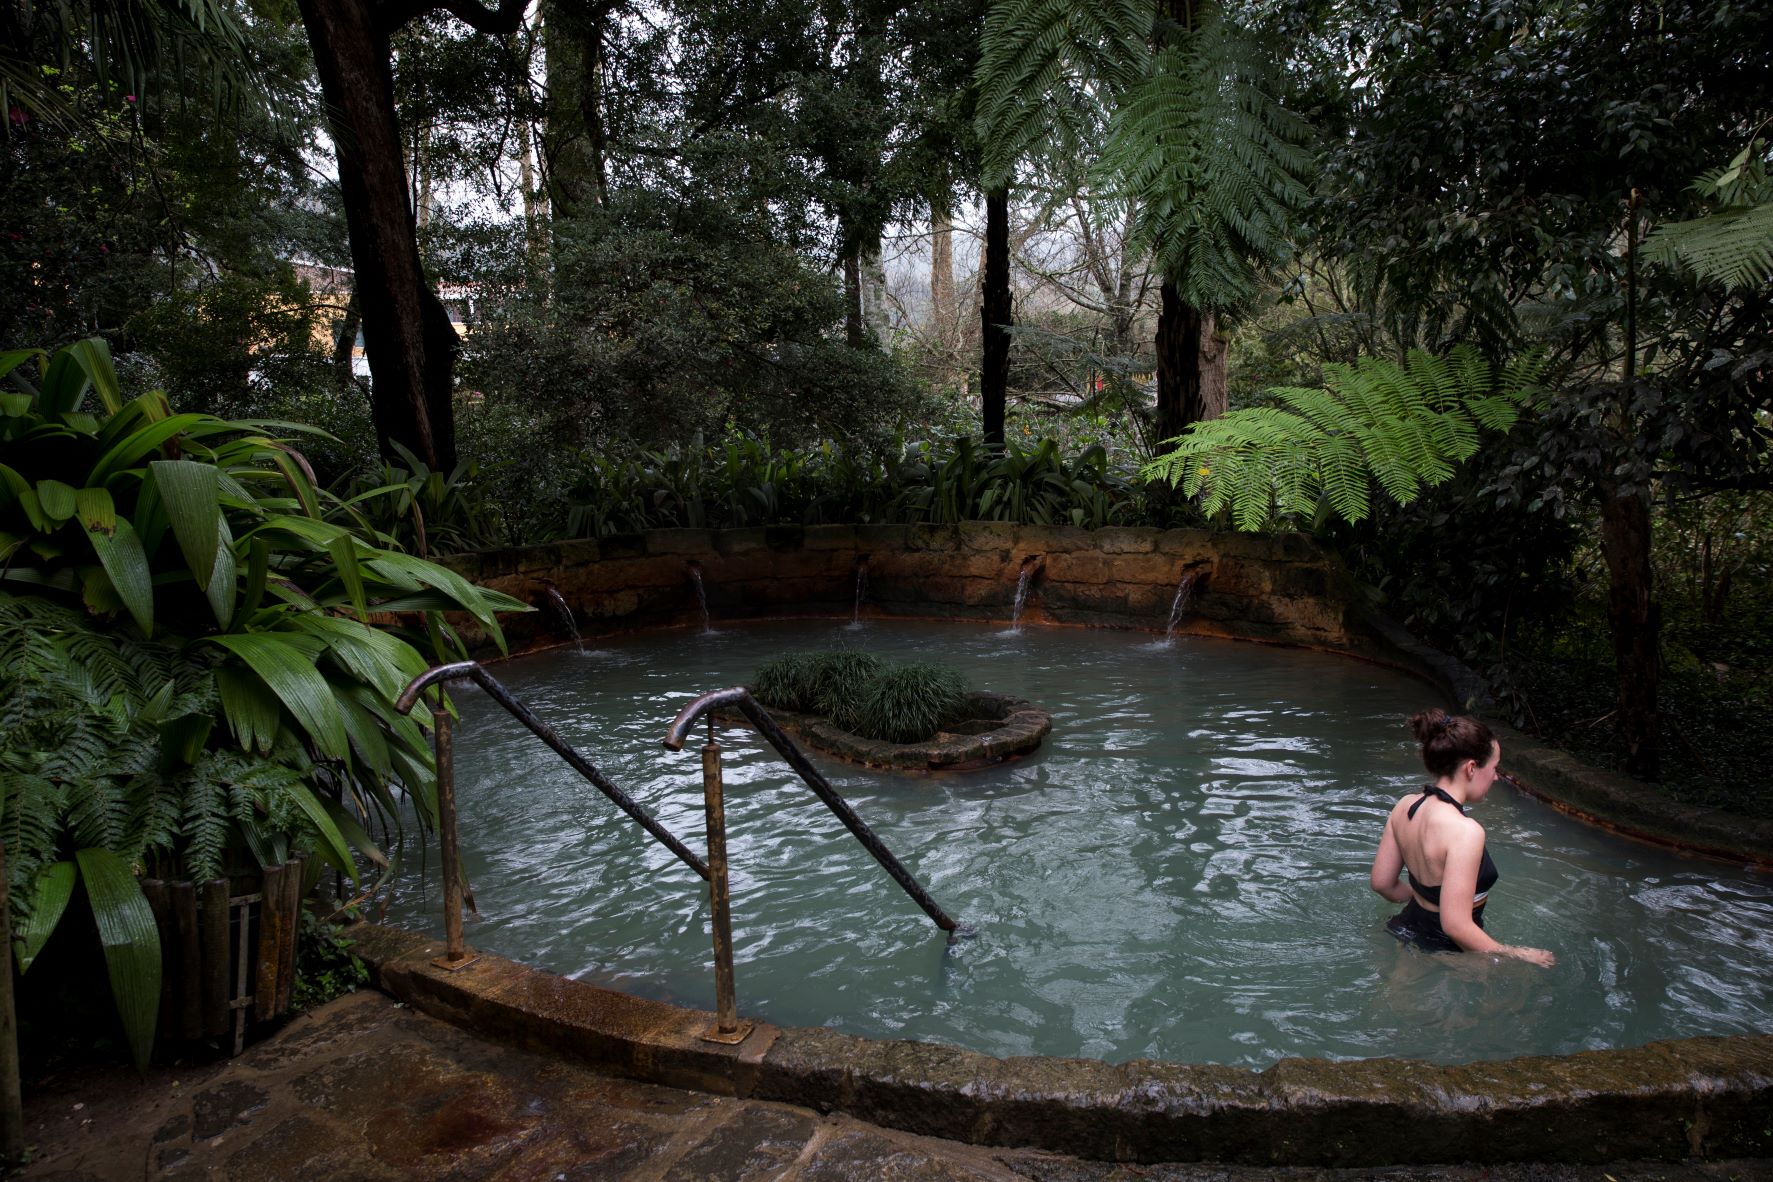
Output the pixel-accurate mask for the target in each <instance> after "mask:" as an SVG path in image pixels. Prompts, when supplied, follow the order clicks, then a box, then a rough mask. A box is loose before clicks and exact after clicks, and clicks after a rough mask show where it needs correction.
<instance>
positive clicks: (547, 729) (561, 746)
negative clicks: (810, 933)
mask: <svg viewBox="0 0 1773 1182" xmlns="http://www.w3.org/2000/svg"><path fill="white" fill-rule="evenodd" d="M464 680H467V681H472V682H473V683H474V684H475V685H477V686H479V687H480V688H481V689H483V690H485V691H486V693H487V696H488V697H490V698H491V699H492V700H493V701H495V702H497V703H498V704H499V705H501V706H503V707H504V708H505V709H506V710H507V711H509V712H510V714H511V716H512V717H513V718H515V719H516V720H517V721H518V722H521V723H522V724H523V725H524V726H526V727H528V728H529V729H530V731H531V733H533V734H534V735H535V736H536V738H538V739H540V740H542V742H544V743H546V744H547V745H548V746H549V747H550V748H552V749H553V751H554V753H555V754H556V755H558V756H560V758H562V759H564V760H566V762H567V763H569V764H571V765H572V768H573V770H574V771H576V772H578V773H579V774H580V775H581V776H584V777H585V778H586V779H587V780H589V781H591V783H592V785H593V786H594V787H596V789H597V790H598V791H599V792H601V793H603V794H604V795H605V796H607V797H609V798H610V799H611V800H612V801H614V802H615V804H616V807H618V808H620V809H621V810H622V811H623V812H625V813H627V814H628V815H629V816H630V817H632V818H633V819H634V820H635V822H636V823H638V824H639V825H640V827H641V828H642V829H645V830H646V831H647V832H648V833H650V834H652V835H653V837H654V838H655V839H657V840H658V842H659V844H661V845H663V846H664V847H665V848H666V849H668V850H670V851H671V852H672V853H674V854H676V855H677V858H678V861H680V862H682V863H683V864H684V865H685V866H688V867H689V868H690V869H691V870H694V871H695V872H696V873H697V874H698V875H700V876H701V877H702V879H703V880H704V881H706V879H707V878H708V864H707V863H706V862H704V861H702V859H700V858H698V857H696V855H695V854H694V853H692V852H691V851H690V848H689V847H688V846H686V845H684V844H683V842H681V841H679V840H678V839H677V838H676V837H675V836H674V835H673V834H672V832H671V831H670V830H669V829H667V828H665V827H664V826H663V825H661V824H659V822H658V821H657V820H656V819H655V818H654V817H653V815H652V814H651V813H649V812H647V811H646V810H645V809H644V808H642V807H640V805H639V804H637V803H636V802H635V800H634V798H633V797H631V796H629V795H628V794H627V793H626V792H623V791H622V790H621V789H620V788H618V787H616V786H615V785H614V784H612V783H611V782H610V780H609V777H608V776H605V775H604V774H603V773H602V772H601V771H599V770H598V769H597V765H596V764H594V763H592V762H591V761H590V760H588V759H586V758H585V757H584V756H583V755H580V754H579V753H578V752H577V751H575V750H574V749H573V747H572V745H571V744H570V743H568V742H567V741H566V740H565V739H563V738H561V737H560V735H559V733H558V732H557V731H555V729H554V728H553V727H551V726H549V725H548V724H547V723H545V722H543V721H542V720H541V719H539V718H537V717H536V716H535V715H534V714H533V713H531V712H530V708H529V707H528V706H525V705H524V704H523V703H522V702H519V701H518V700H517V699H516V698H514V697H512V696H511V692H510V691H509V690H507V689H506V688H505V687H504V686H502V685H500V684H499V682H498V679H497V678H495V677H494V676H493V675H492V674H490V673H488V672H487V671H486V670H485V669H484V668H482V667H481V664H480V662H478V661H457V662H456V663H455V664H453V665H438V666H436V667H434V668H431V669H427V670H425V671H424V672H423V673H421V674H420V675H419V676H417V677H415V678H413V680H412V681H411V683H410V684H408V685H407V687H406V688H405V689H404V690H401V691H400V697H399V698H397V699H396V700H395V702H394V708H395V709H396V710H398V711H400V713H402V714H405V713H407V712H408V711H410V710H411V709H412V708H413V706H414V705H415V704H416V703H417V702H418V700H419V695H420V694H421V693H423V692H424V691H425V690H427V689H429V688H430V687H431V686H433V685H436V684H437V683H438V682H440V681H441V682H449V681H464Z"/></svg>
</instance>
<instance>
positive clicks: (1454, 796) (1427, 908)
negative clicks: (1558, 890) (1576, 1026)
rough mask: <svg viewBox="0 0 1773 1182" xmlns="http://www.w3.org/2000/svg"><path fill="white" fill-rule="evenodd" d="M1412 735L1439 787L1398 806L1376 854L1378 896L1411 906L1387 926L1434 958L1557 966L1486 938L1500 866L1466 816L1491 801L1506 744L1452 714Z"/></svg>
mask: <svg viewBox="0 0 1773 1182" xmlns="http://www.w3.org/2000/svg"><path fill="white" fill-rule="evenodd" d="M1410 729H1411V730H1413V731H1415V732H1416V738H1417V739H1418V740H1420V741H1421V743H1422V762H1423V763H1425V764H1427V765H1428V770H1429V771H1430V772H1431V773H1433V774H1434V776H1435V782H1434V783H1433V784H1431V785H1427V786H1425V787H1424V788H1423V789H1422V790H1421V791H1420V792H1412V793H1411V794H1410V795H1408V796H1406V797H1404V798H1403V799H1402V800H1400V801H1398V802H1397V804H1395V805H1393V806H1392V809H1391V816H1390V817H1388V818H1386V821H1385V832H1384V834H1383V835H1382V836H1381V837H1380V838H1379V852H1378V853H1376V854H1375V855H1373V889H1374V890H1375V891H1377V892H1379V894H1381V895H1383V896H1384V897H1385V898H1387V899H1390V900H1391V901H1392V902H1393V903H1402V904H1404V909H1403V910H1402V911H1400V912H1398V914H1397V915H1395V916H1393V917H1392V918H1391V919H1390V920H1389V921H1388V922H1387V923H1386V925H1385V926H1386V927H1387V928H1389V929H1390V930H1391V933H1392V934H1393V935H1395V936H1396V937H1397V938H1398V939H1400V940H1403V941H1405V942H1406V943H1410V944H1415V945H1416V946H1417V947H1419V948H1423V949H1426V950H1427V951H1430V952H1461V951H1464V952H1488V953H1491V954H1492V955H1496V956H1512V957H1516V958H1518V959H1520V960H1525V961H1530V962H1532V963H1533V964H1537V965H1546V966H1550V965H1552V964H1555V963H1557V958H1556V957H1555V956H1553V955H1552V954H1551V953H1549V952H1547V951H1546V950H1545V949H1543V948H1517V947H1513V946H1511V945H1508V944H1499V943H1497V942H1496V941H1495V940H1493V939H1491V938H1490V936H1489V935H1488V934H1487V933H1486V932H1485V931H1484V900H1485V899H1486V898H1487V897H1488V895H1489V893H1490V888H1491V887H1492V886H1494V885H1495V883H1496V879H1497V871H1496V863H1494V862H1492V861H1491V860H1490V854H1489V851H1488V850H1486V849H1484V827H1483V826H1482V825H1479V824H1478V823H1477V822H1476V821H1474V820H1472V819H1471V818H1470V817H1467V816H1466V815H1465V806H1466V805H1468V804H1476V803H1477V802H1478V801H1480V800H1482V799H1483V798H1484V797H1485V796H1487V795H1489V792H1490V785H1492V784H1494V783H1495V782H1496V767H1497V765H1498V764H1500V763H1501V762H1502V744H1500V743H1498V742H1497V741H1496V736H1495V735H1493V734H1491V733H1490V728H1489V727H1487V726H1485V725H1484V724H1483V723H1481V722H1479V721H1478V720H1477V719H1475V718H1472V717H1470V716H1469V715H1453V714H1448V713H1447V712H1446V711H1445V710H1425V711H1423V712H1422V713H1421V714H1418V715H1416V716H1415V717H1414V718H1412V719H1410ZM1406 870H1408V871H1409V875H1410V877H1409V879H1408V881H1406V880H1405V879H1404V878H1403V874H1404V872H1405V871H1406ZM1429 883H1435V884H1437V885H1434V886H1430V885H1428V884H1429Z"/></svg>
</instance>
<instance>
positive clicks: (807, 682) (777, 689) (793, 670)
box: [751, 653, 818, 714]
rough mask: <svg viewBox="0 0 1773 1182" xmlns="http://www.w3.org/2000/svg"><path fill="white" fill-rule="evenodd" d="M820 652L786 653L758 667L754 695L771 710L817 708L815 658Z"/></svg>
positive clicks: (806, 711) (805, 711) (807, 711)
mask: <svg viewBox="0 0 1773 1182" xmlns="http://www.w3.org/2000/svg"><path fill="white" fill-rule="evenodd" d="M816 656H818V654H817V653H783V654H782V655H781V656H779V657H775V658H773V659H771V660H768V661H765V662H764V663H763V664H762V665H759V666H758V667H757V675H756V676H755V677H754V678H752V689H751V695H752V696H753V697H755V698H756V699H757V700H758V701H759V702H762V703H763V704H764V705H765V706H768V707H769V708H770V709H771V710H792V711H794V712H795V713H797V714H806V713H810V712H811V711H813V710H815V709H817V702H818V681H817V679H816V677H815V676H814V665H813V660H814V658H815V657H816Z"/></svg>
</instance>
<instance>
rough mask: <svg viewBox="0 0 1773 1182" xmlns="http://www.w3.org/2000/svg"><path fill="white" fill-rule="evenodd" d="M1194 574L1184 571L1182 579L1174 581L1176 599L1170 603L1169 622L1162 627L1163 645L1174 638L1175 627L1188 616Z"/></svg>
mask: <svg viewBox="0 0 1773 1182" xmlns="http://www.w3.org/2000/svg"><path fill="white" fill-rule="evenodd" d="M1194 580H1195V572H1194V571H1191V570H1185V571H1183V572H1182V577H1181V578H1180V579H1177V580H1176V598H1175V599H1174V600H1172V601H1171V603H1170V622H1169V623H1168V624H1166V625H1165V626H1164V643H1165V644H1169V643H1170V642H1171V641H1172V640H1174V639H1175V637H1176V625H1177V624H1180V623H1181V622H1182V617H1183V616H1185V615H1187V614H1188V608H1189V605H1190V604H1191V603H1192V601H1193V599H1194Z"/></svg>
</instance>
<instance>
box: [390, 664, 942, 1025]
mask: <svg viewBox="0 0 1773 1182" xmlns="http://www.w3.org/2000/svg"><path fill="white" fill-rule="evenodd" d="M460 681H472V682H473V683H474V684H475V685H478V686H479V687H480V688H481V689H482V690H484V691H486V694H487V696H488V697H490V698H492V699H493V701H495V702H497V703H498V704H499V705H501V706H503V707H504V708H505V710H506V711H507V712H509V713H510V714H511V716H512V717H514V718H516V719H517V721H519V722H521V723H522V724H523V725H524V726H526V727H528V728H529V730H530V731H531V732H532V733H533V734H534V735H535V736H536V737H537V738H539V739H541V740H542V742H543V743H545V744H547V745H548V747H549V748H551V749H552V750H553V751H554V753H555V754H557V755H559V756H560V757H561V758H562V759H564V760H565V761H566V762H567V763H568V764H569V765H570V766H571V767H572V768H573V769H574V770H575V771H577V772H578V773H579V774H580V775H582V776H584V777H585V779H587V780H589V781H590V782H591V783H592V784H593V785H594V786H595V787H596V788H597V789H598V791H600V792H602V793H603V794H604V795H605V796H607V797H609V798H610V800H612V801H614V802H615V804H616V805H617V807H619V808H620V809H621V810H622V811H623V812H625V813H627V814H628V816H629V817H631V818H632V819H633V820H634V821H635V822H636V823H637V824H639V825H640V826H641V827H642V828H643V829H645V830H646V831H647V832H648V833H650V834H651V835H652V836H653V838H654V839H655V840H657V841H658V842H659V843H660V844H661V845H663V846H665V847H666V848H667V849H669V850H670V851H671V852H672V853H673V854H676V855H677V858H678V860H679V861H681V862H682V863H683V864H684V865H686V866H688V867H689V868H690V869H692V870H694V871H695V872H696V873H697V874H698V875H699V876H701V877H702V878H703V879H704V880H705V881H706V882H707V883H708V898H709V904H710V908H711V910H712V912H713V928H714V996H715V1010H716V1017H715V1023H714V1025H713V1026H712V1027H710V1028H709V1029H708V1030H707V1031H706V1032H705V1033H704V1034H703V1036H702V1037H704V1038H706V1039H708V1040H710V1041H713V1042H721V1043H729V1044H732V1043H739V1042H743V1041H744V1040H745V1037H746V1036H747V1035H749V1034H750V1033H751V1030H752V1024H751V1023H749V1022H741V1021H740V1020H739V1016H738V1001H737V992H736V989H735V987H734V983H733V933H732V904H731V897H730V895H729V892H728V888H727V856H726V802H725V795H724V790H723V788H722V784H721V768H720V746H719V744H717V743H716V742H715V741H714V718H713V716H712V715H711V714H709V712H710V711H712V710H715V709H718V708H720V707H723V706H733V707H736V708H737V709H738V710H740V711H741V712H742V713H743V714H744V715H745V717H746V718H747V719H748V720H750V722H751V723H752V725H754V726H756V727H757V729H758V731H759V732H761V733H762V734H763V736H764V738H765V739H767V740H769V743H770V745H771V746H773V747H774V748H775V749H776V751H777V752H778V753H780V755H781V756H782V758H783V759H784V760H785V761H787V763H788V766H789V767H791V768H793V769H794V771H795V773H796V774H798V775H799V776H800V778H801V779H802V780H803V781H805V782H806V784H807V786H808V787H809V788H811V789H812V790H813V792H814V794H815V795H817V796H818V797H819V799H820V800H821V801H823V802H824V803H825V806H826V807H827V808H829V809H830V810H831V811H832V812H833V813H835V814H836V815H837V817H838V819H839V820H840V821H842V822H843V823H844V826H845V827H846V828H848V829H849V831H850V832H851V833H852V834H854V835H855V837H856V840H857V841H860V842H861V843H862V845H863V847H864V848H865V849H867V851H868V852H869V853H870V854H872V855H874V858H875V860H876V861H878V862H879V863H880V864H881V865H882V866H883V867H885V868H886V871H887V873H888V874H890V875H892V876H893V880H894V881H895V882H897V883H898V884H899V885H900V887H902V888H903V889H904V890H905V893H906V894H908V895H910V896H911V898H912V899H913V900H915V901H916V903H917V905H918V906H919V907H921V908H923V910H924V913H925V914H926V915H928V916H929V917H930V919H932V920H934V921H935V924H936V926H937V927H939V928H941V929H942V930H943V931H944V932H947V933H949V936H950V938H953V937H954V936H956V935H966V934H968V932H969V929H967V928H965V927H964V926H963V925H961V924H960V923H958V922H956V921H955V920H954V919H952V918H951V917H950V916H949V915H948V913H947V912H945V911H943V910H942V908H941V907H939V906H938V905H937V904H936V901H935V900H934V899H932V898H930V896H929V894H928V892H926V891H925V890H924V889H923V887H921V886H920V885H918V882H917V880H916V879H915V878H913V877H912V876H911V872H910V871H908V870H906V869H905V867H904V866H903V865H901V864H900V862H899V860H898V859H897V858H895V857H893V854H892V851H890V850H888V849H887V848H886V845H885V844H884V843H883V842H882V841H881V840H880V838H879V837H877V836H875V834H874V831H873V830H872V829H870V828H868V826H867V824H866V823H865V822H864V821H863V820H862V818H860V817H858V816H857V815H856V812H855V810H854V809H852V808H850V806H849V803H848V802H847V801H845V800H844V799H843V797H841V796H839V795H838V793H837V790H836V789H834V788H832V787H831V784H830V782H829V781H828V780H826V779H825V777H824V776H823V775H822V774H821V773H820V772H819V769H818V768H816V767H814V766H813V765H812V763H811V762H809V761H808V759H807V757H806V754H805V753H804V752H802V751H801V749H800V748H799V747H798V746H796V745H795V743H794V740H793V739H791V738H789V737H788V735H787V734H786V733H785V732H784V731H783V730H782V728H781V727H780V726H779V725H777V723H776V720H775V719H774V718H771V717H770V715H769V714H768V713H767V712H766V711H765V710H764V709H763V707H761V706H759V705H758V704H757V702H756V701H755V700H754V699H753V698H752V697H751V695H750V694H749V693H747V692H746V691H745V689H744V688H743V687H736V688H734V689H727V690H716V691H714V692H712V693H706V694H703V695H701V696H700V697H698V698H696V699H695V700H693V701H692V702H690V703H689V705H687V706H685V707H684V708H683V709H682V710H680V711H679V712H678V714H677V717H676V718H675V719H674V720H673V721H672V723H671V727H670V729H669V730H668V731H667V732H666V734H665V739H664V745H665V746H666V747H667V748H668V749H670V750H672V751H681V750H682V749H683V744H684V738H685V736H686V735H687V734H688V732H689V729H690V727H692V726H693V725H695V722H696V720H697V719H698V718H701V717H702V716H704V715H708V742H707V743H706V744H705V745H704V746H703V748H702V800H703V806H704V808H705V810H706V815H707V820H708V860H707V861H706V862H704V861H703V860H702V859H700V858H698V857H696V855H695V854H694V853H692V852H691V851H690V850H689V848H688V847H687V846H685V845H684V844H683V842H681V841H679V840H678V839H677V838H676V837H675V836H674V835H673V834H672V833H671V831H670V830H668V829H666V828H665V827H664V826H663V825H661V824H659V822H658V821H657V820H656V819H655V818H654V817H653V816H652V814H650V813H648V812H647V811H646V810H645V809H644V808H642V807H641V806H640V805H639V804H637V803H635V801H634V799H633V798H632V797H630V796H628V794H627V793H625V792H623V791H622V790H621V789H620V788H618V787H616V786H615V785H614V784H613V783H611V782H610V780H609V777H607V776H605V775H604V774H603V773H602V772H601V771H599V770H598V769H597V766H596V765H595V764H593V763H592V762H591V761H590V760H588V759H586V758H585V757H584V756H583V755H581V754H579V753H578V752H577V751H576V750H574V749H573V747H572V746H571V744H569V743H567V742H566V740H564V739H562V738H561V737H560V735H559V734H558V733H557V732H556V731H555V730H554V728H553V727H551V726H549V725H548V724H547V723H545V722H543V721H542V720H541V719H539V718H537V717H536V716H535V714H534V713H532V712H531V711H530V709H529V707H527V706H525V705H524V704H523V703H522V702H520V701H518V700H517V699H516V698H514V697H512V696H511V693H510V691H508V690H507V689H506V688H505V687H504V686H503V685H500V684H499V681H498V679H497V678H495V677H493V675H492V674H490V673H488V672H487V671H486V670H485V669H484V668H482V667H481V666H480V664H479V662H477V661H458V662H456V663H454V664H450V665H438V666H436V667H435V668H432V669H427V670H426V671H425V672H424V673H422V674H420V675H419V676H418V677H416V678H414V679H413V680H412V682H411V683H410V684H408V685H407V687H406V688H405V689H404V690H402V691H401V693H400V697H399V698H398V699H396V701H395V703H394V705H395V709H397V710H399V711H400V713H402V714H406V713H410V712H411V710H412V708H413V707H414V706H416V705H417V704H418V701H419V697H420V695H421V694H423V693H424V692H425V690H427V689H429V688H430V687H432V686H434V685H438V684H447V683H449V682H460ZM431 720H432V726H433V736H434V741H435V744H436V752H437V830H438V843H439V845H440V846H441V847H442V848H441V851H440V852H441V856H442V861H443V908H444V919H443V930H444V936H445V940H446V942H447V946H448V954H447V955H446V956H443V957H439V958H438V959H437V960H436V961H434V962H433V963H435V964H437V965H438V966H440V967H442V968H446V969H459V968H462V967H463V966H465V965H468V964H471V963H473V961H474V960H475V956H474V954H473V953H471V952H470V951H469V950H468V947H467V944H466V942H465V941H464V939H463V936H462V880H461V866H460V861H459V858H460V854H459V849H460V847H459V843H458V840H457V828H456V791H455V739H454V731H453V728H452V723H451V719H450V715H449V711H448V710H447V709H445V707H444V704H443V700H442V696H441V695H439V696H438V697H437V699H436V700H435V701H434V702H433V703H432V705H431Z"/></svg>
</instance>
